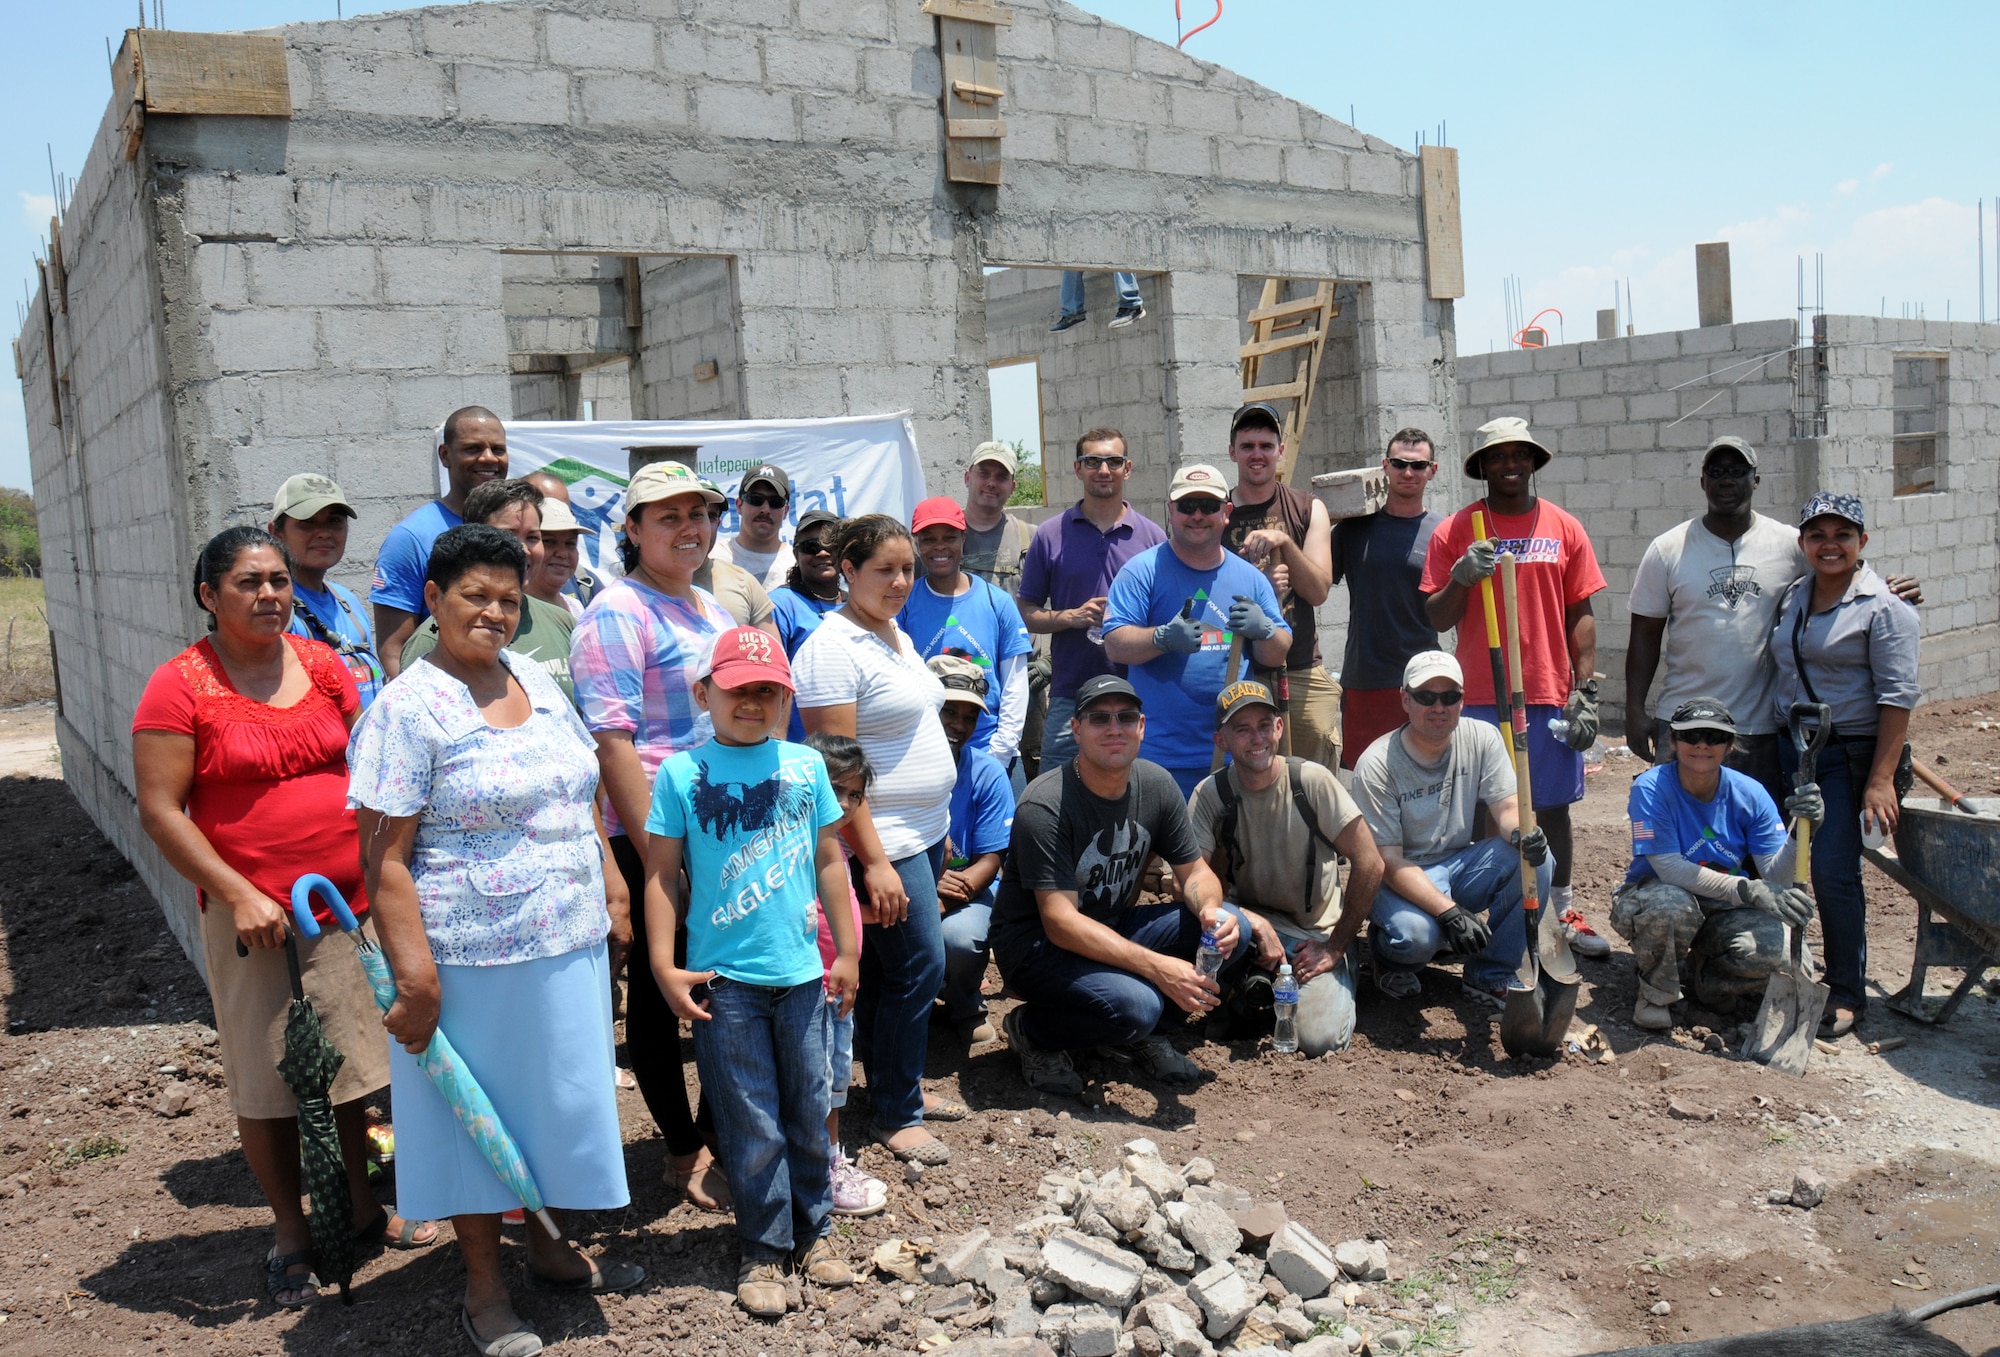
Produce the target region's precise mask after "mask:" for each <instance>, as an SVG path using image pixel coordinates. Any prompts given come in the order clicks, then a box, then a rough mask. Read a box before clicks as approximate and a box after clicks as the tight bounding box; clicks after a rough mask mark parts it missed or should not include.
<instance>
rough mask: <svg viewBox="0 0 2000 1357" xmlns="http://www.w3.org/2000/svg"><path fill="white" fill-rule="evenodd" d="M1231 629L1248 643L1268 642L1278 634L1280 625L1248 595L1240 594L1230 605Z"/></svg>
mask: <svg viewBox="0 0 2000 1357" xmlns="http://www.w3.org/2000/svg"><path fill="white" fill-rule="evenodd" d="M1229 629H1230V630H1231V631H1233V632H1235V633H1236V634H1237V635H1239V636H1241V637H1243V638H1244V639H1245V640H1248V641H1268V640H1269V639H1270V638H1271V637H1273V636H1276V635H1277V634H1278V624H1277V623H1276V622H1274V621H1272V620H1271V615H1270V614H1269V613H1267V612H1265V611H1264V610H1263V609H1262V608H1260V607H1258V606H1257V602H1256V600H1255V599H1253V598H1251V597H1249V596H1248V595H1247V594H1238V595H1237V596H1236V601H1235V602H1233V603H1231V604H1230V605H1229Z"/></svg>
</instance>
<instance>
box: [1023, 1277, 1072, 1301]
mask: <svg viewBox="0 0 2000 1357" xmlns="http://www.w3.org/2000/svg"><path fill="white" fill-rule="evenodd" d="M1028 1294H1029V1295H1030V1296H1032V1297H1034V1301H1035V1304H1037V1305H1042V1306H1049V1305H1054V1304H1056V1303H1057V1302H1059V1301H1063V1300H1067V1299H1069V1288H1068V1287H1066V1286H1064V1285H1063V1284H1062V1283H1061V1282H1059V1281H1057V1280H1056V1279H1055V1278H1053V1277H1030V1278H1028Z"/></svg>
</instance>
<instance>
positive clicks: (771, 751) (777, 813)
mask: <svg viewBox="0 0 2000 1357" xmlns="http://www.w3.org/2000/svg"><path fill="white" fill-rule="evenodd" d="M838 819H840V804H839V802H838V801H836V800H835V799H834V795H833V782H832V779H830V778H829V777H827V774H826V762H825V761H824V760H823V759H821V758H820V756H819V753H818V751H817V750H813V749H808V748H806V747H805V746H804V745H797V744H792V743H790V742H789V741H786V740H765V741H764V742H763V743H762V744H754V745H727V744H723V743H722V742H721V741H720V740H710V741H709V742H708V743H707V744H704V745H701V746H699V747H697V748H694V749H684V750H682V751H681V752H680V753H678V754H675V755H673V756H672V757H671V758H669V759H667V761H666V762H664V763H662V764H661V765H660V772H659V776H658V777H657V778H655V779H654V782H653V808H652V811H651V812H650V813H649V814H648V815H647V816H646V832H647V833H648V834H664V835H666V836H667V837H668V838H670V839H681V840H684V841H685V845H686V847H685V849H684V853H685V860H686V862H687V869H688V880H689V881H691V882H693V883H694V884H693V888H692V889H693V898H692V899H691V900H689V901H688V902H687V904H686V906H685V907H684V908H683V911H682V912H683V913H684V914H685V915H686V917H687V930H688V969H689V970H694V971H716V972H719V973H720V974H722V975H725V976H727V977H728V978H729V979H731V980H734V981H737V982H738V983H740V984H745V985H766V986H770V987H772V988H785V987H788V986H791V985H803V984H804V983H806V981H808V980H817V979H819V978H820V977H821V976H822V975H823V974H825V968H824V967H823V966H822V965H821V964H820V959H819V876H818V873H817V871H816V869H815V865H814V864H815V859H816V855H817V853H818V849H819V832H820V830H822V829H824V828H825V827H826V826H828V825H830V824H833V823H834V822H835V821H837V820H838Z"/></svg>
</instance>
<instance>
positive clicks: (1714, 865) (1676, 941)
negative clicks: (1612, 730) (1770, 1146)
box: [1611, 697, 1826, 1032]
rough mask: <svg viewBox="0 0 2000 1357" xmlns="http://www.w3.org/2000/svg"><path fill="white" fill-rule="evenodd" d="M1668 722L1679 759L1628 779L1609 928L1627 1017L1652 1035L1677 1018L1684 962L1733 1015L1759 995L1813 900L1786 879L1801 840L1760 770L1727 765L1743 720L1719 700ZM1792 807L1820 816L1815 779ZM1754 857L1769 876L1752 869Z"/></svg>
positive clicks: (1699, 700)
mask: <svg viewBox="0 0 2000 1357" xmlns="http://www.w3.org/2000/svg"><path fill="white" fill-rule="evenodd" d="M1667 727H1668V730H1669V732H1670V739H1671V741H1672V745H1671V748H1670V749H1668V750H1665V751H1662V752H1663V754H1664V755H1665V757H1667V758H1670V759H1673V760H1675V762H1673V763H1663V764H1661V765H1659V766H1658V767H1657V768H1649V769H1647V770H1646V771H1645V772H1643V773H1641V774H1640V775H1639V776H1638V777H1637V778H1636V779H1635V780H1634V781H1633V783H1632V796H1631V800H1630V802H1629V803H1628V805H1627V808H1626V813H1627V814H1628V815H1629V816H1630V817H1631V820H1632V868H1631V870H1630V871H1629V872H1627V873H1626V874H1625V884H1624V885H1622V886H1620V887H1619V888H1618V891H1617V893H1616V894H1615V895H1613V896H1612V897H1611V926H1612V927H1613V928H1615V929H1617V930H1618V932H1619V933H1620V934H1622V935H1623V936H1624V937H1625V938H1626V939H1627V940H1628V941H1629V942H1630V943H1631V944H1632V959H1633V960H1634V961H1635V962H1636V963H1637V964H1638V967H1639V1001H1638V1003H1637V1004H1636V1005H1634V1007H1633V1009H1632V1021H1633V1022H1634V1023H1636V1024H1637V1025H1638V1026H1640V1027H1643V1028H1646V1029H1648V1030H1649V1031H1654V1032H1664V1031H1666V1030H1668V1029H1669V1028H1671V1027H1672V1026H1673V1025H1674V1018H1673V1014H1672V1013H1671V1012H1670V1011H1669V1010H1668V1006H1669V1005H1670V1004H1673V1003H1675V1002H1677V1001H1678V1000H1679V999H1680V997H1681V972H1682V969H1683V968H1685V969H1686V970H1687V971H1688V973H1689V979H1690V981H1691V982H1692V983H1693V986H1694V992H1695V998H1696V1000H1697V1001H1698V1002H1699V1003H1700V1004H1701V1005H1702V1006H1703V1007H1704V1008H1710V1009H1714V1010H1716V1011H1717V1012H1719V1013H1722V1014H1725V1015H1727V1014H1728V1013H1729V1012H1730V1010H1731V1009H1733V1008H1734V1007H1735V1006H1736V1001H1737V1000H1738V999H1741V998H1746V997H1749V996H1751V995H1758V994H1762V993H1763V992H1764V987H1765V984H1766V982H1767V981H1769V979H1770V978H1771V976H1772V975H1773V974H1775V973H1776V972H1778V971H1779V970H1782V969H1784V968H1785V967H1786V966H1787V965H1789V964H1790V950H1789V948H1788V947H1787V945H1786V938H1785V925H1787V924H1789V925H1791V926H1792V927H1793V928H1804V927H1805V926H1806V925H1807V924H1808V923H1810V922H1811V921H1812V917H1813V898H1812V895H1811V893H1810V892H1808V891H1807V890H1805V889H1804V888H1803V887H1800V886H1794V885H1791V884H1789V883H1790V882H1791V880H1792V872H1793V865H1794V861H1795V857H1796V854H1797V850H1798V844H1797V843H1796V842H1795V841H1794V840H1793V839H1792V838H1791V837H1789V836H1788V835H1787V834H1786V833H1785V826H1784V825H1783V823H1781V822H1780V821H1779V819H1778V808H1777V807H1776V806H1774V805H1772V804H1771V794H1770V793H1769V792H1767V791H1765V790H1764V787H1763V784H1761V783H1760V782H1758V781H1757V780H1756V779H1755V778H1753V777H1750V776H1748V775H1746V774H1743V773H1739V772H1737V771H1736V770H1735V769H1734V768H1726V767H1724V766H1723V760H1724V759H1725V758H1727V757H1728V756H1729V752H1730V749H1731V747H1732V746H1733V745H1734V744H1735V741H1736V720H1735V718H1734V717H1733V716H1731V715H1730V712H1729V708H1727V707H1725V706H1723V705H1722V703H1720V702H1718V701H1716V700H1715V699H1714V698H1712V697H1694V698H1689V699H1688V700H1687V701H1686V702H1683V703H1681V704H1680V706H1678V707H1676V708H1675V709H1674V714H1673V716H1672V717H1671V718H1669V720H1668V722H1667ZM1785 813H1786V814H1787V815H1791V816H1800V815H1803V816H1804V817H1805V818H1806V819H1808V820H1810V821H1812V822H1813V823H1814V824H1818V823H1819V820H1820V818H1821V817H1822V816H1823V815H1824V814H1825V813H1826V812H1825V802H1824V800H1823V799H1822V798H1821V796H1820V792H1819V788H1818V786H1817V785H1814V784H1808V785H1807V786H1804V787H1801V788H1799V790H1798V791H1796V792H1794V793H1792V794H1791V795H1790V796H1788V797H1786V798H1785ZM1750 862H1755V863H1756V864H1757V873H1758V875H1759V876H1760V877H1761V878H1762V880H1758V881H1752V880H1751V879H1750V878H1749V876H1747V875H1746V874H1745V871H1744V869H1745V866H1746V865H1747V864H1748V863H1750Z"/></svg>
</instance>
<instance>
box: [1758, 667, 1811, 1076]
mask: <svg viewBox="0 0 2000 1357" xmlns="http://www.w3.org/2000/svg"><path fill="white" fill-rule="evenodd" d="M1791 724H1792V743H1793V744H1794V745H1795V746H1796V747H1797V748H1798V751H1799V773H1798V777H1797V778H1796V779H1794V781H1793V785H1794V786H1804V785H1805V784H1806V783H1808V782H1811V781H1813V780H1814V778H1815V774H1816V772H1817V770H1818V766H1819V751H1820V749H1821V748H1822V747H1823V746H1824V745H1825V744H1826V742H1827V739H1828V737H1829V736H1831V735H1832V733H1833V709H1832V708H1831V707H1829V706H1827V705H1826V704H1825V703H1823V702H1800V703H1797V704H1795V705H1794V706H1793V707H1792V722H1791ZM1797 832H1798V840H1799V847H1798V854H1797V860H1796V864H1795V866H1794V867H1793V871H1792V879H1793V881H1794V882H1795V883H1796V884H1798V885H1801V886H1803V885H1805V884H1806V883H1807V882H1809V881H1810V880H1811V879H1812V822H1811V821H1809V820H1807V819H1806V818H1805V817H1804V816H1803V815H1802V816H1800V817H1799V823H1798V831H1797ZM1785 931H1786V933H1787V934H1788V935H1789V936H1790V939H1791V965H1790V966H1789V967H1788V968H1787V969H1785V970H1782V971H1780V972H1778V973H1777V974H1776V975H1774V976H1772V977H1771V979H1770V982H1769V983H1768V984H1767V985H1765V987H1764V1002H1763V1004H1762V1006H1760V1007H1759V1008H1758V1010H1757V1018H1756V1021H1755V1022H1753V1023H1752V1024H1751V1025H1750V1040H1749V1042H1748V1043H1747V1044H1746V1045H1745V1046H1744V1048H1743V1049H1744V1053H1745V1054H1746V1055H1748V1056H1749V1057H1750V1058H1751V1059H1752V1060H1755V1061H1759V1062H1761V1063H1762V1064H1765V1065H1768V1066H1770V1067H1771V1068H1772V1069H1774V1070H1777V1071H1779V1072H1780V1073H1783V1074H1804V1073H1805V1072H1806V1064H1807V1062H1808V1061H1810V1060H1811V1059H1812V1044H1813V1038H1814V1037H1815V1036H1817V1035H1818V1034H1819V1020H1820V1017H1821V1015H1823V1014H1824V1013H1825V1012H1826V1001H1827V999H1828V998H1829V997H1831V995H1832V993H1833V991H1832V990H1830V989H1828V988H1827V987H1826V986H1825V985H1822V984H1818V983H1815V982H1814V980H1813V976H1812V972H1811V970H1809V969H1808V968H1807V967H1806V963H1805V942H1806V935H1805V929H1804V928H1802V927H1793V926H1792V925H1790V924H1787V925H1786V926H1785Z"/></svg>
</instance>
